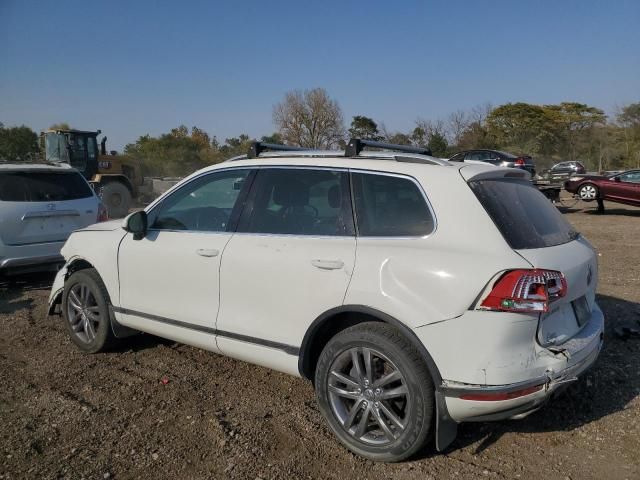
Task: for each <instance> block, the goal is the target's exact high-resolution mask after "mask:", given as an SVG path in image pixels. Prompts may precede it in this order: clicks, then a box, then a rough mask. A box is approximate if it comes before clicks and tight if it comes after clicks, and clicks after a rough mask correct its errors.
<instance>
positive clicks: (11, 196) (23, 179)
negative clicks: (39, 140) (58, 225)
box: [0, 171, 93, 202]
mask: <svg viewBox="0 0 640 480" xmlns="http://www.w3.org/2000/svg"><path fill="white" fill-rule="evenodd" d="M91 196H93V190H91V187H90V186H89V184H88V183H87V182H86V181H85V180H84V178H82V176H80V174H78V173H75V172H28V171H27V172H3V173H0V200H2V201H5V202H57V201H62V200H77V199H80V198H88V197H91Z"/></svg>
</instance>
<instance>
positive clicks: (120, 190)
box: [100, 181, 131, 218]
mask: <svg viewBox="0 0 640 480" xmlns="http://www.w3.org/2000/svg"><path fill="white" fill-rule="evenodd" d="M100 198H102V202H103V203H104V204H105V206H106V207H107V212H109V218H121V217H125V216H126V215H127V214H128V213H129V209H130V208H131V192H130V191H129V189H128V188H127V186H126V185H124V184H123V183H120V182H117V181H110V182H107V183H105V184H104V185H103V186H102V187H101V188H100Z"/></svg>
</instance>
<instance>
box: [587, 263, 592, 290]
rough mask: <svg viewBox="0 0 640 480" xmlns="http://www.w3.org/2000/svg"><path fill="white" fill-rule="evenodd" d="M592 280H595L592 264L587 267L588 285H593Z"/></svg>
mask: <svg viewBox="0 0 640 480" xmlns="http://www.w3.org/2000/svg"><path fill="white" fill-rule="evenodd" d="M591 280H593V270H592V269H591V265H589V267H588V268H587V286H589V285H591Z"/></svg>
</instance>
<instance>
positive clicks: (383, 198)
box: [353, 173, 435, 237]
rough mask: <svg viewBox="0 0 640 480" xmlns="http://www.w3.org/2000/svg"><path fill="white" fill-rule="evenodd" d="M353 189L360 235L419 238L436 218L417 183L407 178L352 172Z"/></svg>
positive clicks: (428, 232) (430, 228) (430, 229)
mask: <svg viewBox="0 0 640 480" xmlns="http://www.w3.org/2000/svg"><path fill="white" fill-rule="evenodd" d="M353 189H354V199H355V206H356V219H357V222H358V235H359V236H362V237H422V236H425V235H428V234H430V233H431V232H433V229H434V228H435V221H434V218H433V216H432V214H431V211H430V209H429V206H428V205H427V202H426V200H425V198H424V195H423V194H422V192H421V191H420V189H419V188H418V186H417V185H416V184H415V182H413V181H412V180H410V179H408V178H401V177H394V176H390V175H379V174H372V173H354V174H353Z"/></svg>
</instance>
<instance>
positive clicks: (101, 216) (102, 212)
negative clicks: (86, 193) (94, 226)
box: [96, 203, 109, 222]
mask: <svg viewBox="0 0 640 480" xmlns="http://www.w3.org/2000/svg"><path fill="white" fill-rule="evenodd" d="M107 220H109V212H108V211H107V207H105V206H104V205H103V204H102V203H99V204H98V218H96V222H106V221H107Z"/></svg>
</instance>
